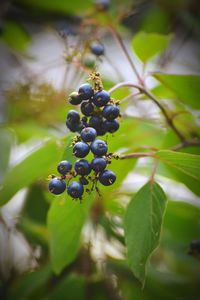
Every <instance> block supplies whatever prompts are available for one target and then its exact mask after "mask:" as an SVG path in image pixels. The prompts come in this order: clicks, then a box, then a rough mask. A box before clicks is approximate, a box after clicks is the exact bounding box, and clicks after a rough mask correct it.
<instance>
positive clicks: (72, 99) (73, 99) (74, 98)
mask: <svg viewBox="0 0 200 300" xmlns="http://www.w3.org/2000/svg"><path fill="white" fill-rule="evenodd" d="M68 100H69V103H71V104H73V105H78V104H80V103H81V102H82V99H81V97H80V95H79V94H78V93H77V92H72V93H71V94H70V95H69V99H68Z"/></svg>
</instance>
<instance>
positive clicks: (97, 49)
mask: <svg viewBox="0 0 200 300" xmlns="http://www.w3.org/2000/svg"><path fill="white" fill-rule="evenodd" d="M90 50H91V52H92V53H93V54H94V55H96V56H101V55H103V54H104V46H103V45H102V44H100V43H92V45H91V46H90Z"/></svg>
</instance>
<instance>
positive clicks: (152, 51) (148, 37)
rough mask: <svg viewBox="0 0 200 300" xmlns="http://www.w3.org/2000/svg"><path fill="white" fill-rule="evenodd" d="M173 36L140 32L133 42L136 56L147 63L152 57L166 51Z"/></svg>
mask: <svg viewBox="0 0 200 300" xmlns="http://www.w3.org/2000/svg"><path fill="white" fill-rule="evenodd" d="M170 38H171V36H169V35H161V34H158V33H145V32H139V33H138V34H137V35H135V36H134V38H133V40H132V49H133V51H134V52H135V53H136V55H137V56H138V57H139V58H140V59H141V60H142V61H143V62H144V63H145V62H147V61H148V60H149V59H150V58H151V57H153V56H155V55H156V54H158V53H159V52H162V51H164V50H165V49H166V48H167V46H168V43H169V40H170Z"/></svg>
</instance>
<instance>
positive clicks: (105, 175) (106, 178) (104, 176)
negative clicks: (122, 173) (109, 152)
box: [99, 170, 116, 186]
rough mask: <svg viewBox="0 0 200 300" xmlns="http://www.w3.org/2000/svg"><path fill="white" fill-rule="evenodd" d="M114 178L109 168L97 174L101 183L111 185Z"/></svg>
mask: <svg viewBox="0 0 200 300" xmlns="http://www.w3.org/2000/svg"><path fill="white" fill-rule="evenodd" d="M115 180H116V175H115V173H114V172H112V171H110V170H105V171H103V172H102V173H101V174H100V175H99V181H100V183H101V184H103V185H106V186H107V185H112V184H113V183H114V182H115Z"/></svg>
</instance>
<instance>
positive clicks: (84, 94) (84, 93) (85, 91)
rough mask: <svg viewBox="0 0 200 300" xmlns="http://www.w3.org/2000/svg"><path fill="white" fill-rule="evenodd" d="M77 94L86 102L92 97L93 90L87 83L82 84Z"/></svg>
mask: <svg viewBox="0 0 200 300" xmlns="http://www.w3.org/2000/svg"><path fill="white" fill-rule="evenodd" d="M78 93H79V95H80V97H81V99H83V100H88V99H89V98H91V97H92V96H93V95H94V90H93V88H92V86H91V85H90V84H89V83H84V84H82V85H81V86H80V87H79V90H78Z"/></svg>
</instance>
